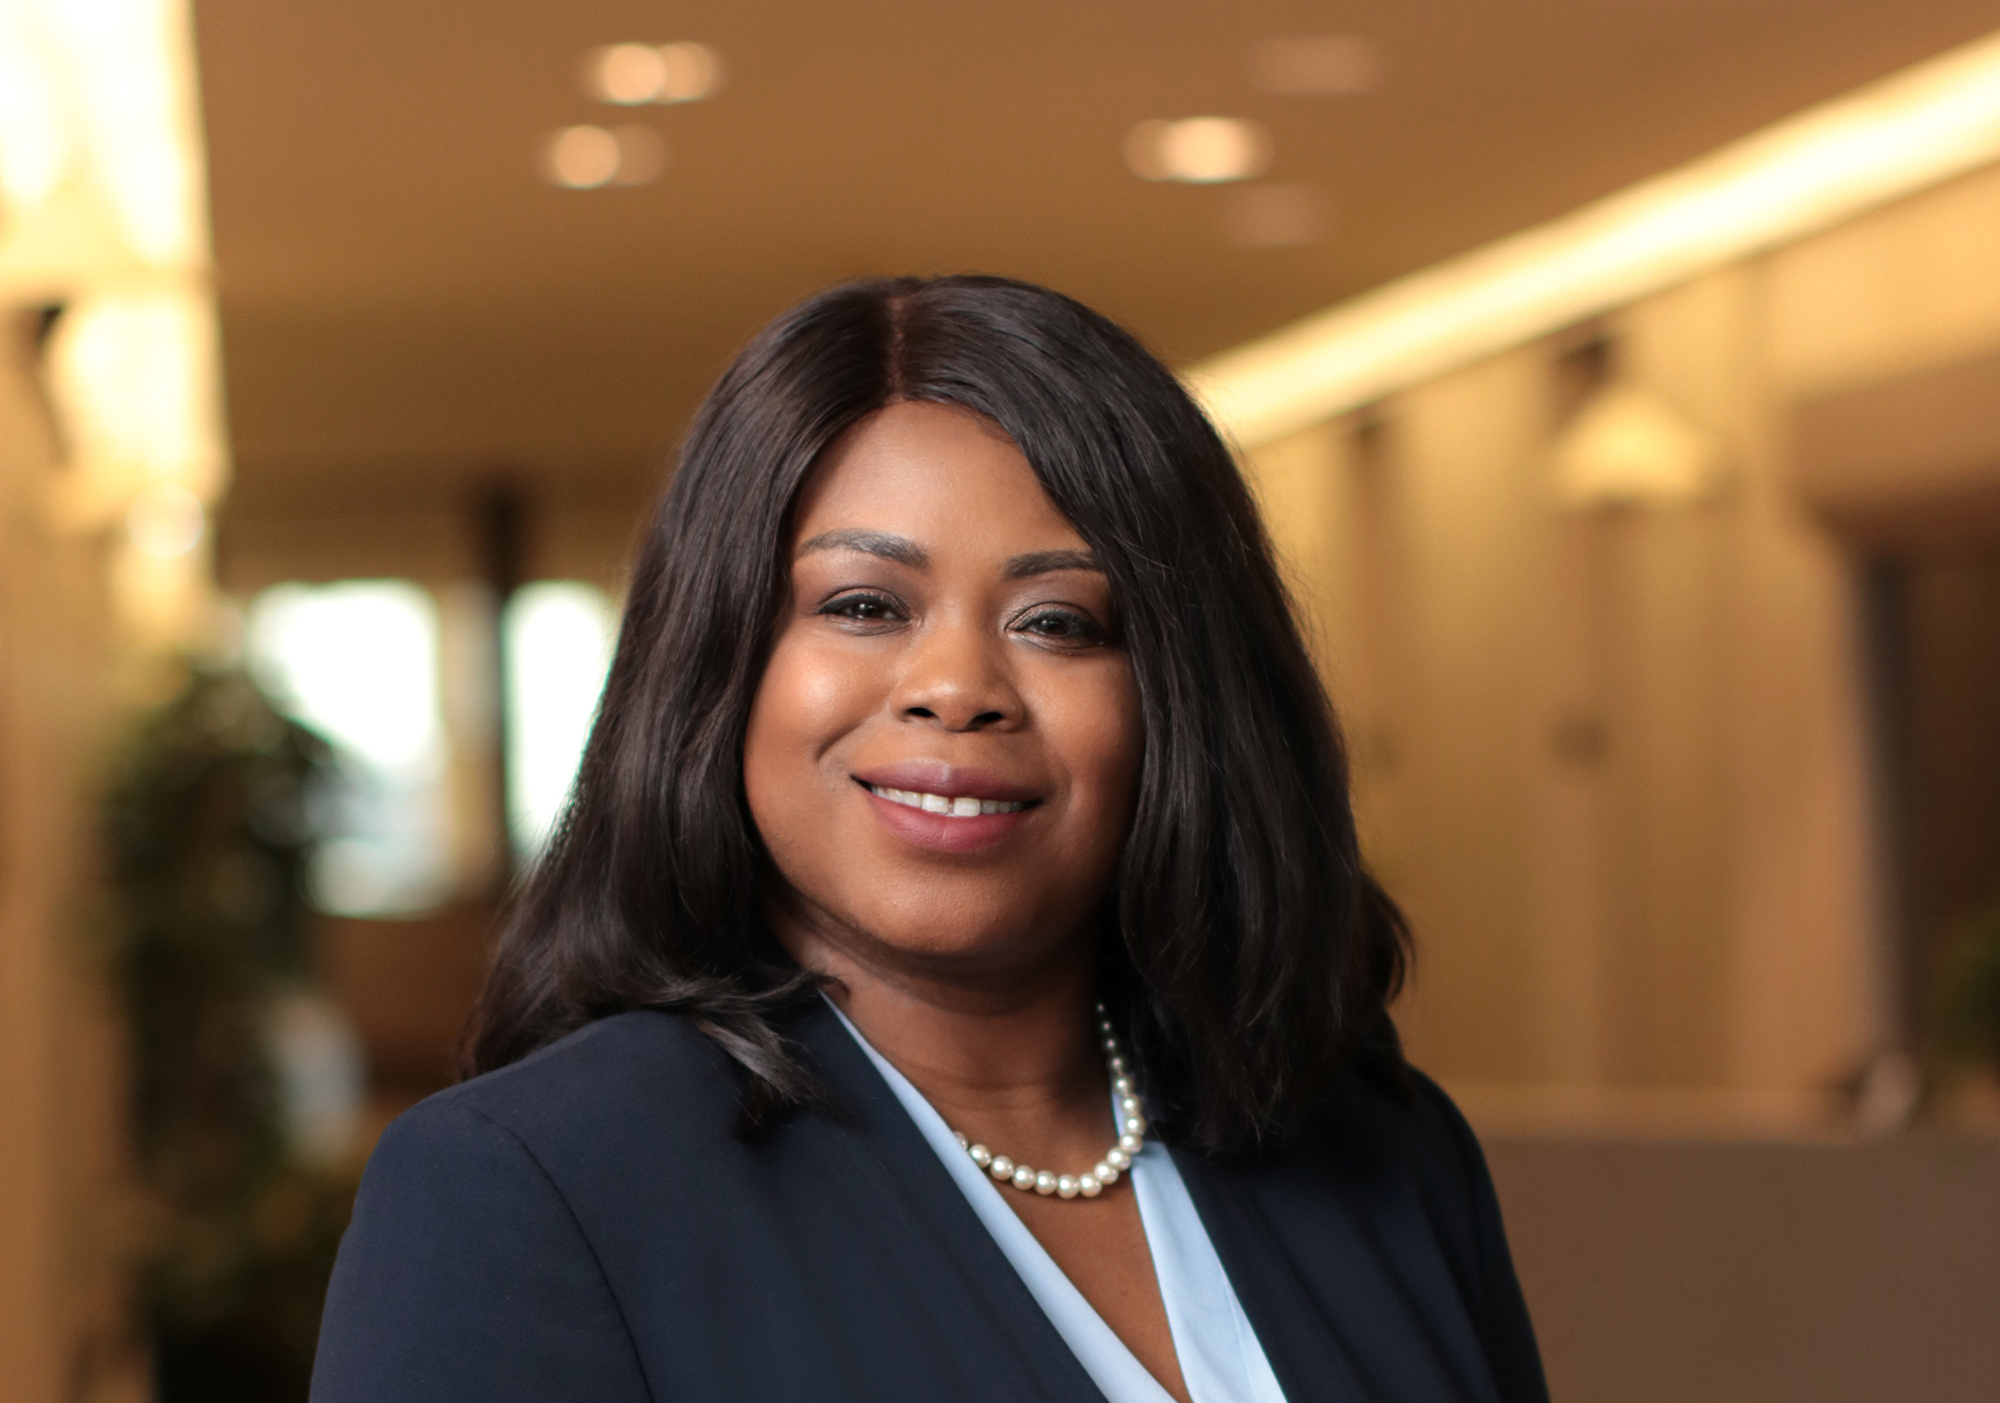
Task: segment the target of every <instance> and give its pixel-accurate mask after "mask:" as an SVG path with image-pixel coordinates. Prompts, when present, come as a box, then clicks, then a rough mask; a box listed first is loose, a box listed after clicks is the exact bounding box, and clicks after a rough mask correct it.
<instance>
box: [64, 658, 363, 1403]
mask: <svg viewBox="0 0 2000 1403" xmlns="http://www.w3.org/2000/svg"><path fill="white" fill-rule="evenodd" d="M327 765H328V752H327V747H326V745H325V743H324V742H322V741H321V740H320V739H319V738H318V737H316V736H314V735H313V734H311V733H310V732H308V731H306V730H304V729H303V728H301V727H300V726H298V725H296V724H294V723H292V722H291V721H288V720H286V719H285V718H284V717H282V716H280V715H279V714H278V713H277V711H276V710H274V709H273V708H272V706H271V705H270V703H269V702H268V701H266V700H265V698H264V697H263V695H262V694H261V693H260V692H259V691H258V690H257V688H256V687H255V686H254V685H253V684H252V683H251V681H250V680H249V678H248V677H246V676H245V675H244V674H243V673H242V672H240V671H236V670H228V669H216V668H211V667H205V666H199V665H194V664H189V665H188V666H187V668H186V672H185V682H184V685H182V686H181V688H180V689H179V691H178V692H177V694H176V695H174V696H173V697H172V698H171V699H170V700H169V701H167V702H166V703H165V704H164V705H162V706H161V707H159V708H158V709H157V710H155V711H154V712H152V713H151V714H149V715H147V716H146V717H144V718H143V719H142V720H141V721H140V722H139V723H138V724H137V725H136V726H135V727H134V728H133V730H132V731H131V733H130V734H129V735H128V736H127V737H126V738H125V740H124V742H123V743H122V744H121V745H120V747H119V748H118V750H117V751H116V753H115V755H114V756H113V761H112V766H111V774H110V776H109V781H110V782H109V784H108V785H107V787H106V791H105V796H104V807H103V830H104V842H105V854H106V863H107V872H106V876H107V887H108V895H109V911H108V915H109V920H108V927H109V944H110V949H109V951H108V952H107V953H108V956H109V961H110V965H111V969H112V972H113V974H114V977H115V982H116V985H117V988H118V990H119V992H120V994H121V995H122V1000H123V1004H124V1009H125V1012H126V1015H127V1020H128V1023H129V1028H130V1036H131V1088H132V1111H133V1127H134V1145H135V1151H136V1158H137V1161H138V1169H139V1173H140V1177H141V1180H142V1182H143V1185H144V1188H145V1191H146V1193H147V1196H148V1198H149V1200H150V1202H151V1204H152V1207H153V1212H152V1214H151V1215H150V1216H151V1219H152V1220H153V1222H154V1223H155V1229H154V1231H153V1232H152V1233H151V1234H150V1235H149V1240H148V1242H147V1244H146V1248H145V1255H144V1260H143V1263H142V1265H141V1271H140V1291H141V1299H140V1306H141V1312H142V1316H143V1318H144V1321H145V1324H146V1326H147V1328H148V1329H149V1330H150V1332H151V1335H152V1343H153V1348H154V1355H155V1358H156V1360H157V1362H158V1383H159V1396H160V1399H161V1403H179V1400H182V1399H197V1398H198V1399H202V1400H204V1401H205V1403H228V1400H235V1399H241V1400H246V1403H247V1400H253V1399H255V1400H266V1399H271V1400H275V1399H281V1398H298V1399H303V1398H304V1397H305V1384H306V1380H307V1377H308V1376H309V1373H310V1368H311V1358H312V1348H313V1341H314V1338H315V1335H316V1334H317V1330H318V1317H319V1308H320V1302H321V1299H322V1297H323V1295H324V1292H325V1286H326V1277H327V1273H328V1271H329V1270H330V1269H331V1265H332V1258H333V1252H334V1249H335V1247H336V1246H337V1245H338V1242H339V1238H340V1233H341V1231H342V1230H343V1228H344V1226H345V1221H346V1216H347V1212H348V1208H349V1205H350V1204H351V1203H352V1198H353V1181H352V1177H351V1174H350V1173H349V1172H347V1171H344V1170H343V1171H334V1170H329V1169H325V1168H319V1167H315V1166H311V1165H307V1164H302V1163H299V1162H296V1161H295V1159H294V1157H293V1156H292V1154H291V1153H290V1150H289V1147H288V1144H287V1141H286V1135H285V1125H284V1119H283V1106H282V1105H281V1102H280V1093H279V1085H278V1079H277V1077H276V1075H275V1069H274V1067H273V1066H272V1064H271V1058H270V1053H269V1051H268V1043H267V1033H266V1027H267V1022H268V1017H269V1014H270V1010H271V1007H272V1001H273V999H274V997H275V996H276V995H277V994H278V993H279V992H281V991H282V990H284V989H286V988H288V987H293V986H295V985H296V984H298V983H299V982H301V981H303V980H304V979H305V978H306V977H307V975H308V972H309V966H310V949H309V932H310V912H309V910H308V908H307V905H306V901H305V895H304V891H305V888H304V879H305V869H306V863H307V860H308V858H309V856H310V852H311V847H312V843H313V839H314V833H315V827H316V824H315V809H316V806H317V805H318V803H319V802H320V797H319V796H320V795H321V794H322V793H323V792H324V787H325V786H324V781H325V775H326V771H327Z"/></svg>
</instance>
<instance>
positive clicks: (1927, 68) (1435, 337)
mask: <svg viewBox="0 0 2000 1403" xmlns="http://www.w3.org/2000/svg"><path fill="white" fill-rule="evenodd" d="M1996 159H2000V34H1994V35H1991V36H1988V37H1987V38H1985V39H1981V40H1978V41H1976V42H1974V43H1971V44H1967V45H1964V46H1963V47H1961V48H1958V49H1954V50H1952V51H1951V52H1949V53H1946V54H1943V55H1941V56H1939V57H1938V58H1935V59H1931V60H1929V61H1928V62H1925V63H1921V64H1918V65H1916V66H1915V67H1913V68H1908V69H1905V70H1903V71H1902V72H1901V73H1897V74H1894V75H1892V76H1891V77H1888V78H1885V79H1882V80H1881V81H1879V82H1876V83H1871V84H1869V85H1868V86H1866V87H1864V88H1861V89H1859V90H1857V91H1855V92H1853V93H1851V94H1849V95H1848V96H1846V97H1842V98H1837V99H1835V100H1834V101H1832V102H1827V103H1822V104H1821V105H1819V106H1817V107H1812V108H1808V109H1807V110H1806V111H1804V112H1801V113H1799V114H1798V115H1797V116H1794V117H1791V118H1788V119H1786V120H1785V121H1782V122H1779V123H1777V124H1776V125H1774V126H1770V127H1767V128H1765V129H1764V130H1763V131H1761V132H1757V133H1755V134H1754V135H1752V136H1749V137H1746V138H1744V139H1743V140H1741V141H1738V142H1735V143H1733V144H1731V145H1729V146H1725V147H1723V148H1721V149H1720V150H1718V151H1715V152H1712V153H1711V154H1709V155H1707V156H1704V157H1702V158H1700V159H1698V160H1696V161H1693V162H1691V163H1690V164H1688V165H1685V166H1682V167H1680V168H1679V169H1677V170H1673V171H1669V172H1667V173H1666V174H1664V175H1660V176H1656V177H1654V178H1653V179H1651V180H1646V181H1642V182H1640V183H1639V184H1637V185H1634V186H1631V187H1629V188H1628V189H1625V190H1622V191H1620V192H1619V193H1617V194H1615V195H1611V196H1609V197H1607V198H1605V199H1603V200H1599V201H1598V202H1596V203H1595V204H1590V205H1586V206H1584V207H1583V208H1582V209H1579V210H1577V211H1575V212H1574V213H1572V214H1569V215H1566V216H1564V217H1563V218H1561V219H1558V220H1555V221H1554V222H1552V223H1549V224H1543V225H1540V226H1538V227H1536V228H1532V229H1528V230H1525V231H1524V232H1522V233H1519V234H1515V235H1513V236H1511V237H1509V238H1505V239H1502V240H1500V241H1499V242H1497V243H1493V244H1488V245H1486V246H1485V247H1484V248H1480V249H1475V250H1474V251H1472V252H1471V253H1467V254H1464V255H1462V256H1460V257H1458V258H1454V259H1451V260H1449V261H1448V262H1445V263H1440V264H1437V265H1436V266H1434V267H1431V268H1428V269H1425V270H1424V271H1422V272H1419V273H1413V274H1411V275H1409V276H1408V277H1404V278H1400V279H1397V280H1396V281H1394V282H1391V283H1387V284H1385V285H1384V286H1382V287H1379V288H1377V289H1375V290H1374V291H1372V292H1366V293H1363V294H1362V295H1360V296H1359V297H1356V298H1353V299H1351V300H1349V301H1347V302H1344V303H1341V304H1339V305H1337V306H1335V307H1332V308H1329V309H1328V310H1326V311H1324V312H1320V313H1318V314H1317V315H1315V316H1311V317H1307V318H1305V319H1304V320H1302V321H1299V322H1295V323H1294V324H1293V325H1291V326H1289V327H1286V328H1285V329H1283V330H1281V331H1278V332H1276V333H1274V334H1273V335H1271V336H1268V337H1265V338H1263V339H1262V340H1259V341H1254V342H1252V343H1250V344H1249V345H1247V346H1244V347H1241V348H1240V349H1238V350H1235V351H1230V352H1228V353H1226V354H1224V355H1221V356H1217V357H1216V358H1214V359H1213V360H1210V361H1207V362H1205V363H1203V364H1202V365H1199V366H1196V367H1194V368H1193V369H1192V370H1190V371H1189V373H1188V380H1189V382H1190V384H1191V385H1193V386H1194V388H1195V389H1196V391H1197V392H1198V393H1199V394H1200V395H1201V396H1202V398H1203V399H1204V400H1205V402H1206V403H1207V404H1208V406H1209V410H1210V412H1211V413H1212V414H1213V415H1214V416H1215V419H1216V421H1217V422H1218V423H1219V424H1220V425H1221V426H1222V427H1223V428H1224V429H1225V430H1226V431H1227V432H1228V433H1230V434H1231V435H1233V436H1234V438H1235V440H1236V441H1237V443H1239V444H1241V445H1242V446H1244V447H1246V448H1250V447H1255V446H1256V445H1258V444H1261V443H1267V442H1269V441H1271V440H1272V439H1275V438H1279V437H1282V436H1283V435H1285V434H1288V433H1291V432H1293V431H1295V430H1298V429H1302V428H1305V427H1306V426H1307V425H1310V424H1314V423H1317V422H1319V421H1321V420H1324V419H1326V418H1329V417H1331V416H1332V415H1335V414H1339V413H1342V412H1343V411H1346V410H1349V409H1353V408H1356V407H1357V406H1360V405H1363V404H1367V403H1368V402H1369V401H1371V400H1374V399H1378V398H1380V397H1381V396H1383V395H1386V394H1390V393H1393V392H1394V391H1397V390H1401V389H1405V388H1407V387H1409V386H1411V385H1415V384H1419V383H1421V382H1423V381H1424V380H1427V379H1430V378H1431V377H1433V376H1436V375H1440V374H1443V373H1445V372H1447V371H1449V370H1452V369H1455V368H1457V367H1459V366H1462V365H1466V364H1469V363H1470V362H1472V361H1475V360H1477V359H1479V358H1481V357H1483V356H1488V355H1493V354H1496V353H1498V352H1500V351H1503V350H1506V349H1507V348H1508V347H1510V346H1517V345H1520V344H1521V343H1523V342H1525V341H1528V340H1532V339H1533V338H1535V337H1537V336H1543V335H1547V334H1548V333H1550V332H1552V331H1555V330H1556V329H1558V328H1560V327H1564V326H1568V325H1570V324H1572V323H1575V322H1579V321H1582V320H1584V319H1585V318H1587V317H1592V316H1597V315H1600V314H1602V313H1604V312H1606V311H1609V310H1610V309H1611V308H1613V307H1618V306H1622V305H1624V304H1626V303H1628V302H1631V301H1633V300H1635V299H1637V298H1640V297H1644V296H1646V295H1648V294H1650V293H1654V292H1658V291H1660V290H1662V289H1664V288H1668V287H1672V286H1674V285H1675V284H1677V283H1680V282H1683V281H1685V280H1687V279H1689V278H1691V277H1694V276H1696V275H1698V274H1700V273H1702V272H1705V271H1707V270H1708V269H1711V268H1715V267H1718V266H1720V265H1722V264H1725V263H1729V262H1732V261H1734V260H1737V259H1740V258H1744V257H1747V256H1749V255H1751V254H1754V253H1757V252H1759V251H1761V250H1763V249H1767V248H1771V247H1774V246H1776V245H1778V244H1782V243H1787V242H1790V241H1792V240H1795V239H1799V238H1802V237H1804V236H1805V235H1808V234H1811V233H1813V232H1816V231H1818V230H1820V229H1825V228H1827V227H1829V226H1831V225H1833V224H1836V223H1839V222H1841V221H1843V220H1847V219H1851V218H1853V217H1855V216H1856V215H1859V214H1861V213H1863V212H1865V211H1867V210H1869V209H1873V208H1875V207H1877V206H1879V205H1882V204H1885V203H1887V202H1888V201H1891V200H1895V199H1898V198H1901V197H1903V196H1905V195H1909V194H1912V193H1914V192H1916V191H1918V190H1922V189H1925V188H1927V187H1929V186H1932V185H1935V184H1937V183H1939V182H1941V181H1944V180H1947V179H1949V178H1951V177H1952V176H1955V175H1959V174H1962V173H1964V172H1966V171H1970V170H1973V169H1976V168H1978V167H1980V166H1983V165H1986V164H1989V163H1991V162H1993V161H1995V160H1996Z"/></svg>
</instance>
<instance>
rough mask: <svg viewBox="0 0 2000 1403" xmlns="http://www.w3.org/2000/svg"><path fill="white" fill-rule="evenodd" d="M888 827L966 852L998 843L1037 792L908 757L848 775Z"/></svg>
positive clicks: (1022, 818)
mask: <svg viewBox="0 0 2000 1403" xmlns="http://www.w3.org/2000/svg"><path fill="white" fill-rule="evenodd" d="M852 778H853V780H854V782H855V783H856V784H858V785H859V786H861V788H862V789H864V790H866V791H867V793H868V807H869V808H870V809H872V810H873V811H874V813H875V817H876V819H877V820H878V821H879V822H880V823H881V824H882V826H883V827H884V828H886V829H887V830H888V831H889V832H890V833H892V834H894V835H895V836H896V837H897V838H899V839H901V840H902V841H903V842H905V843H908V844H910V845H911V846H912V847H916V848H923V849H925V850H927V851H930V852H934V853H947V854H959V855H963V854H970V853H977V852H983V851H985V850H986V849H988V848H992V847H997V846H998V845H999V844H1001V843H1004V842H1006V841H1007V839H1008V838H1010V837H1012V836H1013V835H1014V833H1016V832H1017V831H1018V830H1019V829H1020V827H1021V825H1022V824H1024V823H1026V822H1027V821H1028V819H1029V816H1030V814H1032V813H1033V812H1034V810H1035V809H1036V808H1037V807H1039V806H1040V804H1041V798H1042V796H1041V795H1039V794H1037V793H1036V792H1035V791H1034V790H1032V789H1030V788H1028V787H1027V786H1026V785H1023V784H1021V783H1019V782H1017V781H1014V780H1011V779H1008V778H1006V777H1005V776H1002V775H997V774H994V773H991V772H989V771H984V770H970V769H963V768H959V767H956V766H951V765H945V764H941V763H939V762H936V761H930V760H911V761H904V762H901V763H897V764H891V765H882V766H879V767H871V768H870V769H866V770H863V771H862V772H861V773H860V774H857V775H854V776H852Z"/></svg>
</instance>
